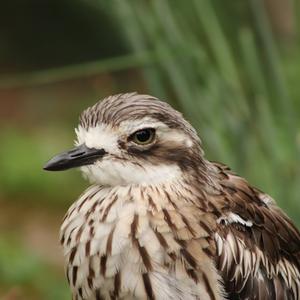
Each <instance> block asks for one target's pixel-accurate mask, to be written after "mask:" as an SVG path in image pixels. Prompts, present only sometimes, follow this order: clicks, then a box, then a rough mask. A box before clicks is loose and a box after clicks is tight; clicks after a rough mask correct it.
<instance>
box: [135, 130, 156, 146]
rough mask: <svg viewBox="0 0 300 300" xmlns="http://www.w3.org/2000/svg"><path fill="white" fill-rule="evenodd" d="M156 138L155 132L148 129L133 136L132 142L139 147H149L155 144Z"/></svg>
mask: <svg viewBox="0 0 300 300" xmlns="http://www.w3.org/2000/svg"><path fill="white" fill-rule="evenodd" d="M154 138H155V130H154V129H153V128H146V129H141V130H138V131H136V132H135V133H134V134H133V135H132V141H133V142H134V143H136V144H138V145H147V144H150V143H152V142H153V140H154Z"/></svg>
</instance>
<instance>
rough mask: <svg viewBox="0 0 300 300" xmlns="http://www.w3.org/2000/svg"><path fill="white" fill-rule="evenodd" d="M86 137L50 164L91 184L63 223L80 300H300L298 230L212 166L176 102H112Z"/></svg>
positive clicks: (85, 118)
mask: <svg viewBox="0 0 300 300" xmlns="http://www.w3.org/2000/svg"><path fill="white" fill-rule="evenodd" d="M76 133H77V142H76V145H77V147H78V148H76V149H73V150H71V151H69V152H67V153H64V154H61V155H59V156H57V157H55V158H54V159H52V160H50V161H49V163H48V164H47V165H46V166H45V169H48V170H62V169H67V168H70V167H75V166H81V169H82V171H83V172H84V174H85V175H86V176H87V177H88V178H89V180H90V181H91V182H92V186H91V187H89V188H88V189H87V190H86V191H84V193H83V194H82V195H81V196H80V197H79V199H78V200H77V201H76V202H74V204H73V205H72V206H71V207H70V209H69V210H68V212H67V214H66V216H65V218H64V220H63V224H62V227H61V244H62V246H63V249H64V255H65V258H66V274H67V278H68V282H69V284H70V287H71V290H72V295H73V299H74V300H75V299H76V300H83V299H84V300H92V299H95V300H99V299H174V300H175V299H190V300H193V299H201V300H219V299H232V300H238V299H258V300H264V299H275V300H281V299H286V300H294V299H300V234H299V231H298V230H297V229H296V228H295V226H294V225H293V224H292V222H291V220H290V219H289V218H288V217H287V216H286V215H285V214H284V213H283V212H282V211H281V210H280V209H279V208H278V207H277V206H276V204H275V202H274V201H273V199H272V198H271V197H270V196H268V195H266V194H264V193H263V192H261V191H259V190H258V189H256V188H254V187H252V186H250V185H249V184H248V182H247V181H246V180H245V179H243V178H241V177H239V176H237V175H235V174H234V173H232V172H231V171H230V169H229V168H228V167H226V166H224V165H221V164H218V163H213V162H209V161H207V160H206V159H205V158H204V154H203V151H202V148H201V143H200V139H199V138H198V136H197V133H196V132H195V130H194V129H193V128H192V126H191V125H190V124H189V123H188V122H187V121H186V120H184V118H183V117H182V115H181V114H180V113H178V112H177V111H175V110H174V109H173V108H171V107H170V106H169V105H168V104H166V103H164V102H161V101H159V100H157V99H155V98H154V97H151V96H148V95H139V94H136V93H131V94H120V95H114V96H110V97H108V98H106V99H104V100H103V101H100V102H98V103H97V104H95V105H94V106H92V107H90V108H88V109H87V110H86V111H84V112H83V113H82V115H81V117H80V125H79V127H78V129H77V130H76ZM137 133H138V134H139V136H138V138H141V140H138V139H137ZM153 134H155V135H154V136H153ZM145 138H148V140H146V142H147V143H145V141H144V140H145Z"/></svg>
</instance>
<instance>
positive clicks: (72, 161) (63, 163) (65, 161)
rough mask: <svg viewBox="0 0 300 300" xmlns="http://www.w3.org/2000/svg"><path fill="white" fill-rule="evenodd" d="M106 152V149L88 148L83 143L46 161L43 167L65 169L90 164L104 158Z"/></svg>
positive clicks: (50, 169) (51, 169) (55, 169)
mask: <svg viewBox="0 0 300 300" xmlns="http://www.w3.org/2000/svg"><path fill="white" fill-rule="evenodd" d="M104 154H106V152H105V150H104V149H95V148H88V147H87V146H86V145H85V144H82V145H80V146H78V147H76V148H74V149H72V150H69V151H66V152H63V153H60V154H58V155H56V156H54V157H53V158H51V159H50V160H49V161H48V162H47V163H46V165H45V166H44V168H43V169H44V170H47V171H63V170H67V169H71V168H75V167H80V166H85V165H90V164H93V163H94V162H95V161H96V160H98V159H99V158H102V157H103V156H104Z"/></svg>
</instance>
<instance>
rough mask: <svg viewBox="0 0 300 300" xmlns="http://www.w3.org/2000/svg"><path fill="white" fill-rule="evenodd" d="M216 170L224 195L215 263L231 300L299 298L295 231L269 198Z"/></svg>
mask: <svg viewBox="0 0 300 300" xmlns="http://www.w3.org/2000/svg"><path fill="white" fill-rule="evenodd" d="M215 166H216V167H217V168H218V170H219V175H220V184H221V186H222V188H223V191H224V192H223V193H222V197H223V201H222V203H223V204H222V210H221V211H222V215H221V216H220V217H219V219H218V225H217V231H216V233H215V241H216V248H217V256H216V263H217V267H218V269H219V270H220V272H221V275H222V277H223V280H224V284H225V290H226V291H227V293H228V296H229V299H236V300H238V299H259V300H260V299H274V300H284V299H291V300H292V299H293V300H295V299H300V234H299V231H298V230H297V228H296V227H295V226H294V225H293V223H292V222H291V220H290V219H289V218H288V217H287V216H286V215H285V214H284V213H283V212H282V211H281V210H280V209H279V208H278V207H277V206H276V204H275V202H274V200H273V199H272V198H271V197H270V196H268V195H266V194H264V193H262V192H261V191H259V190H258V189H256V188H253V187H251V186H250V185H249V184H248V183H247V182H246V181H245V179H243V178H241V177H239V176H236V175H235V174H233V173H232V172H230V170H229V169H228V168H227V167H226V166H223V165H220V164H215ZM224 199H225V201H224Z"/></svg>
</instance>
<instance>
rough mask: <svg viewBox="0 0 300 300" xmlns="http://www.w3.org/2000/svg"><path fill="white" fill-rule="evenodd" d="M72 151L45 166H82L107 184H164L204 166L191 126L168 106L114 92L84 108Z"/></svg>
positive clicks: (134, 95) (156, 101)
mask: <svg viewBox="0 0 300 300" xmlns="http://www.w3.org/2000/svg"><path fill="white" fill-rule="evenodd" d="M76 135H77V140H76V143H75V144H76V148H74V149H72V150H70V151H67V152H64V153H61V154H59V155H57V156H55V157H53V158H52V159H51V160H50V161H49V162H48V163H47V164H46V165H45V167H44V169H45V170H49V171H60V170H66V169H69V168H74V167H81V169H82V171H83V172H84V174H85V175H87V177H88V178H89V179H90V180H91V181H92V182H95V183H98V184H101V185H108V186H116V185H127V184H147V183H156V182H165V181H170V180H174V179H176V178H178V177H179V176H181V175H182V173H183V172H187V171H189V170H195V169H198V168H201V164H204V160H203V158H202V150H201V145H200V139H199V138H198V136H197V134H196V131H195V130H194V128H193V127H192V126H191V125H190V124H189V123H188V122H187V121H186V120H185V119H184V118H183V117H182V115H181V114H180V113H179V112H177V111H176V110H175V109H173V108H172V107H171V106H170V105H168V104H167V103H165V102H162V101H160V100H158V99H156V98H154V97H151V96H148V95H139V94H137V93H130V94H119V95H114V96H110V97H107V98H105V99H104V100H103V101H99V102H98V103H96V104H95V105H94V106H92V107H89V108H88V109H86V110H85V111H84V112H83V113H82V114H81V116H80V123H79V126H78V128H77V129H76Z"/></svg>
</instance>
